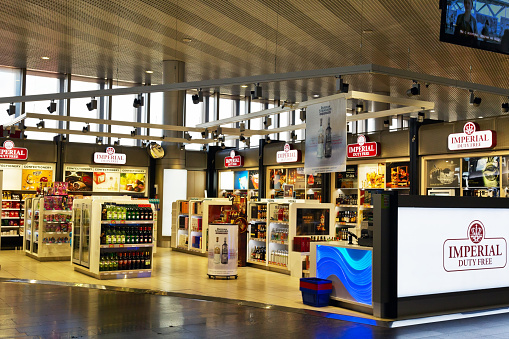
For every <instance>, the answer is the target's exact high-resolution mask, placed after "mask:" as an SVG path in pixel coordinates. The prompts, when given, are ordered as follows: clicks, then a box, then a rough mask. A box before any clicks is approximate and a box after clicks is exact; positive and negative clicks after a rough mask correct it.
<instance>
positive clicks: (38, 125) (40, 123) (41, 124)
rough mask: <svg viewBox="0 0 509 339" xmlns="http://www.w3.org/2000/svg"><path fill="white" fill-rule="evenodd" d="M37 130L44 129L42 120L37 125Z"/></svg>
mask: <svg viewBox="0 0 509 339" xmlns="http://www.w3.org/2000/svg"><path fill="white" fill-rule="evenodd" d="M36 126H37V129H43V128H44V120H41V121H39V122H38V123H37V125H36Z"/></svg>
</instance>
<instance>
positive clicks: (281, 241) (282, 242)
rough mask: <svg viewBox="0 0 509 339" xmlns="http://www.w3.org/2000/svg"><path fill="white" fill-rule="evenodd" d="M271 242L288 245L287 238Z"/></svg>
mask: <svg viewBox="0 0 509 339" xmlns="http://www.w3.org/2000/svg"><path fill="white" fill-rule="evenodd" d="M270 243H271V244H279V245H286V246H288V241H285V240H271V241H270Z"/></svg>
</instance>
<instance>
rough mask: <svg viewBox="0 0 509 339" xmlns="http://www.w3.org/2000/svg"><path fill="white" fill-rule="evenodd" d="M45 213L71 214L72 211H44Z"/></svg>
mask: <svg viewBox="0 0 509 339" xmlns="http://www.w3.org/2000/svg"><path fill="white" fill-rule="evenodd" d="M44 213H46V214H48V213H65V214H70V213H72V211H71V210H44Z"/></svg>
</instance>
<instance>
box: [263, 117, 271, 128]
mask: <svg viewBox="0 0 509 339" xmlns="http://www.w3.org/2000/svg"><path fill="white" fill-rule="evenodd" d="M270 125H272V119H271V117H265V120H263V126H265V128H269V126H270Z"/></svg>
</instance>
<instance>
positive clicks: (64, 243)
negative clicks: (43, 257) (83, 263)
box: [42, 242, 69, 246]
mask: <svg viewBox="0 0 509 339" xmlns="http://www.w3.org/2000/svg"><path fill="white" fill-rule="evenodd" d="M42 244H43V245H46V246H48V245H60V246H62V245H69V243H68V242H43V243H42Z"/></svg>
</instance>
